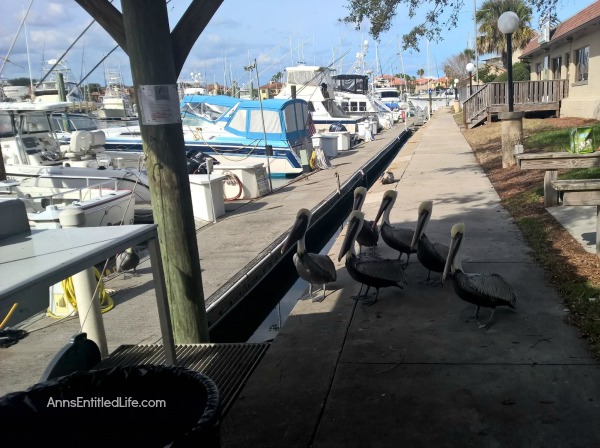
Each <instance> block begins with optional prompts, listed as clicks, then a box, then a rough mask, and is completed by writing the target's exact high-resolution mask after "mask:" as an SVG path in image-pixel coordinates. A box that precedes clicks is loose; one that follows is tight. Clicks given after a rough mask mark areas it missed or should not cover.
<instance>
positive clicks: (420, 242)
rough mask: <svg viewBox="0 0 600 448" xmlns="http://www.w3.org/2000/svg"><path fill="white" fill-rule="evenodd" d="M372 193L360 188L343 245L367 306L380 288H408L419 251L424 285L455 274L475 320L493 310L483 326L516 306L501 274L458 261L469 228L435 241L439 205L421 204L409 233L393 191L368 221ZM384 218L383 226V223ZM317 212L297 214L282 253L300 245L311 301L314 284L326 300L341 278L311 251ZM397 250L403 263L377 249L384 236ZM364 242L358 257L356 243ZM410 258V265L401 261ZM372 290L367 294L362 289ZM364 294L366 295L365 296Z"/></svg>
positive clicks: (297, 258)
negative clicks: (499, 310) (394, 219)
mask: <svg viewBox="0 0 600 448" xmlns="http://www.w3.org/2000/svg"><path fill="white" fill-rule="evenodd" d="M366 194H367V190H366V188H364V187H358V188H356V189H355V191H354V204H353V210H352V212H351V213H350V216H349V217H348V225H347V229H346V236H345V238H344V241H343V243H342V247H341V249H340V253H339V256H338V261H341V259H342V257H343V256H344V255H345V256H346V260H345V265H346V269H347V270H348V273H349V274H350V277H352V278H353V279H354V280H355V281H357V282H358V283H360V284H361V290H360V291H359V293H358V295H357V296H354V298H355V299H357V300H364V303H366V304H369V305H371V304H373V303H375V302H376V301H377V296H378V295H379V289H380V288H385V287H389V286H396V287H399V288H404V286H405V285H407V284H408V283H407V278H406V272H405V269H406V267H407V266H408V260H409V259H410V256H411V254H414V253H416V254H417V258H418V259H419V262H420V263H421V264H422V265H423V266H424V267H425V268H426V269H427V270H428V275H427V279H426V280H424V281H423V282H421V283H425V284H429V285H441V284H443V283H444V281H445V280H446V277H447V276H448V274H450V273H451V274H452V278H453V285H454V290H455V292H456V294H457V295H458V297H460V298H461V299H463V300H465V301H467V302H469V303H472V304H474V305H476V307H477V309H476V312H475V316H474V317H475V320H476V321H477V322H478V318H479V310H480V308H481V307H485V308H492V313H491V316H490V317H489V319H488V320H487V322H485V323H483V324H480V325H479V327H480V328H488V327H489V326H490V325H491V324H492V320H493V318H494V312H495V311H496V307H498V306H508V307H511V308H515V305H516V294H515V291H514V289H513V288H512V287H511V285H510V284H509V283H508V282H507V281H506V280H505V279H504V278H503V277H501V276H500V275H498V274H483V273H465V272H464V271H463V268H462V265H461V261H460V258H458V257H457V255H458V251H459V249H460V245H461V243H462V240H463V237H464V233H465V226H464V224H455V225H454V226H452V230H451V232H450V233H451V242H450V246H446V245H444V244H441V243H438V242H433V241H431V240H430V239H429V238H427V235H425V229H426V227H427V224H428V222H429V220H430V218H431V213H432V210H433V202H432V201H425V202H422V203H421V205H420V206H419V214H418V219H417V224H416V228H415V229H414V230H413V229H407V228H401V227H396V226H392V224H390V211H391V209H392V207H393V205H394V202H395V201H396V197H397V194H398V193H397V191H395V190H388V191H386V192H385V193H384V195H383V199H382V201H381V206H380V207H379V211H378V212H377V216H376V217H375V219H374V220H373V221H365V217H364V214H363V212H361V208H362V205H363V203H364V201H365V197H366ZM382 217H383V220H382V223H381V226H380V227H378V224H377V223H378V222H379V220H380V219H381V218H382ZM310 218H311V212H310V211H309V210H307V209H305V208H303V209H300V210H299V211H298V213H297V215H296V221H295V223H294V226H293V227H292V230H291V231H290V233H289V235H288V236H287V238H286V239H285V241H284V243H283V246H282V248H281V252H282V253H284V252H286V251H287V250H288V249H289V248H290V247H291V246H292V245H293V244H296V245H297V249H296V253H295V254H294V257H293V259H294V265H295V266H296V270H297V271H298V275H299V276H300V277H301V278H302V279H304V280H305V281H307V282H308V283H309V297H311V298H312V297H313V290H312V287H313V285H323V297H322V298H321V299H320V300H323V299H325V285H326V284H327V283H330V282H333V281H335V280H336V278H337V274H336V269H335V265H334V263H333V261H332V260H331V259H330V258H329V257H328V256H327V255H322V254H314V253H309V252H307V250H306V244H305V234H306V231H307V229H308V226H309V223H310ZM380 236H381V239H383V241H384V242H385V243H386V244H387V245H388V246H389V247H391V248H392V249H395V250H397V251H398V252H399V254H398V258H397V259H387V258H381V257H378V256H376V255H374V252H375V246H376V245H377V243H378V241H379V238H380ZM356 243H358V244H359V251H358V254H357V253H356V250H355V244H356ZM362 247H368V248H371V249H372V254H371V255H366V254H363V253H362ZM403 254H406V261H405V262H402V261H400V259H401V258H402V255H403ZM432 272H436V273H439V274H440V278H439V280H436V281H434V280H432V279H431V273H432ZM363 286H366V287H367V289H366V291H365V292H364V293H362V287H363ZM371 288H375V290H376V292H375V297H374V298H373V299H371V298H370V297H369V290H370V289H371ZM361 293H362V294H361Z"/></svg>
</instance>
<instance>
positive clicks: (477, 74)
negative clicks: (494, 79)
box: [473, 0, 479, 84]
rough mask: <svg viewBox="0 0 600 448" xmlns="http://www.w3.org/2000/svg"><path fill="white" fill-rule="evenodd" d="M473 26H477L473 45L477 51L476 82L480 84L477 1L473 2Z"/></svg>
mask: <svg viewBox="0 0 600 448" xmlns="http://www.w3.org/2000/svg"><path fill="white" fill-rule="evenodd" d="M473 25H474V26H475V34H473V36H474V38H473V42H475V44H474V45H473V47H474V50H475V81H476V82H477V84H479V70H478V69H477V68H478V67H479V53H478V52H477V0H473Z"/></svg>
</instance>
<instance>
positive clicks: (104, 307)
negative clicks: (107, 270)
mask: <svg viewBox="0 0 600 448" xmlns="http://www.w3.org/2000/svg"><path fill="white" fill-rule="evenodd" d="M94 274H95V276H96V280H97V281H98V297H100V310H101V311H102V313H106V312H107V311H110V310H112V309H113V308H114V307H115V302H114V301H113V299H112V297H111V296H110V294H108V292H106V289H105V288H104V283H103V282H102V274H100V271H99V270H98V269H96V268H94ZM61 286H62V289H63V292H64V296H65V299H66V300H68V301H69V303H70V304H71V306H72V307H73V309H74V310H77V300H76V299H75V288H74V287H73V278H72V277H69V278H67V279H65V280H63V281H62V282H61ZM47 315H48V316H50V317H53V318H55V319H60V318H62V317H63V316H56V315H54V314H53V313H52V312H50V310H48V312H47Z"/></svg>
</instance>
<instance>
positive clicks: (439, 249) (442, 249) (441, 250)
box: [431, 242, 450, 262]
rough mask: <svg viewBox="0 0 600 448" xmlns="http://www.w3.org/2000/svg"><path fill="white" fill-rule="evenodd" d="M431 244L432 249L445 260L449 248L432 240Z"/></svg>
mask: <svg viewBox="0 0 600 448" xmlns="http://www.w3.org/2000/svg"><path fill="white" fill-rule="evenodd" d="M431 245H432V246H433V250H434V251H435V252H436V253H437V254H438V255H439V256H440V257H442V259H443V260H444V262H446V258H448V252H449V251H450V248H449V247H448V246H446V245H445V244H442V243H437V242H434V243H432V244H431Z"/></svg>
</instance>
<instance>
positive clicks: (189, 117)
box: [181, 103, 233, 125]
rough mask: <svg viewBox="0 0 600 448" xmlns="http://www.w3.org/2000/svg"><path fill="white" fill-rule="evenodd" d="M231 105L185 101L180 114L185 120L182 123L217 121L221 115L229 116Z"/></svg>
mask: <svg viewBox="0 0 600 448" xmlns="http://www.w3.org/2000/svg"><path fill="white" fill-rule="evenodd" d="M232 109H233V107H231V106H220V105H217V104H208V103H186V104H185V105H184V106H183V107H182V108H181V115H182V117H183V119H184V120H185V123H184V124H188V125H192V124H194V122H196V123H199V122H201V121H202V120H210V121H217V120H218V119H219V118H221V117H223V116H229V115H228V114H227V113H228V112H231V110H232Z"/></svg>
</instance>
